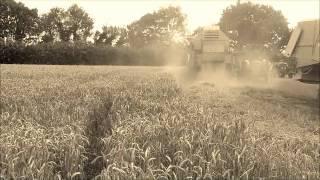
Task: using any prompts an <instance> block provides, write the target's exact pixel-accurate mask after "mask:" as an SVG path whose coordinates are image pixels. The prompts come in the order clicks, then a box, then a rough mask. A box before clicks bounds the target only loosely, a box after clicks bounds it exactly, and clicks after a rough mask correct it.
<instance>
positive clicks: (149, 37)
mask: <svg viewBox="0 0 320 180" xmlns="http://www.w3.org/2000/svg"><path fill="white" fill-rule="evenodd" d="M185 19H186V16H185V15H183V14H182V13H181V10H180V8H178V7H172V6H170V7H167V8H161V9H160V10H158V11H155V12H153V13H148V14H146V15H144V16H142V17H141V18H140V19H139V20H138V21H135V22H133V23H132V24H130V25H129V26H128V38H129V44H130V45H131V46H134V47H142V46H145V45H147V44H150V43H153V42H162V43H169V42H170V41H171V40H172V38H173V37H174V36H177V35H183V34H184V32H185Z"/></svg>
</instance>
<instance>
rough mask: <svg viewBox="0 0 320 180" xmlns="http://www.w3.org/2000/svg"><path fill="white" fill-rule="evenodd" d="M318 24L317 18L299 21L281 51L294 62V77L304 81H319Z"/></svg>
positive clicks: (317, 82)
mask: <svg viewBox="0 0 320 180" xmlns="http://www.w3.org/2000/svg"><path fill="white" fill-rule="evenodd" d="M319 26H320V24H319V19H318V20H311V21H302V22H299V23H298V25H297V27H296V28H295V29H294V31H293V32H292V35H291V37H290V40H289V42H288V45H287V47H286V49H285V51H284V53H283V54H284V55H285V56H286V57H287V58H289V61H293V63H295V64H296V75H295V79H297V80H299V81H301V82H304V83H310V84H319V83H320V57H319V49H320V31H319Z"/></svg>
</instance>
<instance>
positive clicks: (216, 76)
mask: <svg viewBox="0 0 320 180" xmlns="http://www.w3.org/2000/svg"><path fill="white" fill-rule="evenodd" d="M165 71H166V72H168V73H170V74H172V75H173V77H174V78H175V80H176V82H177V84H178V85H179V86H180V87H182V88H183V89H188V88H190V87H192V86H203V85H205V86H208V87H214V88H216V89H217V90H219V91H222V92H224V93H226V94H227V95H231V93H232V95H236V94H238V95H240V94H241V92H240V91H246V90H247V89H255V90H257V91H259V90H270V91H271V92H274V93H278V92H281V93H282V94H285V95H287V96H293V97H299V98H308V99H309V98H310V99H317V98H319V95H318V94H319V85H317V84H306V83H302V82H299V81H296V80H294V79H286V78H278V77H276V75H274V74H273V75H272V76H271V77H270V78H269V79H268V81H265V80H263V79H261V78H259V77H249V78H244V79H240V78H236V77H235V76H232V75H230V74H228V73H227V72H226V71H225V70H224V68H219V69H210V68H205V69H202V70H201V71H199V72H197V71H193V70H190V69H188V68H187V67H184V66H166V68H165Z"/></svg>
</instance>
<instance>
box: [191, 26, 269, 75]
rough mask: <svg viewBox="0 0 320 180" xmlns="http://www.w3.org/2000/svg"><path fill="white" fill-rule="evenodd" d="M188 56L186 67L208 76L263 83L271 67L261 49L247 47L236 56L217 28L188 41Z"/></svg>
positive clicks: (205, 31) (209, 28)
mask: <svg viewBox="0 0 320 180" xmlns="http://www.w3.org/2000/svg"><path fill="white" fill-rule="evenodd" d="M188 40H189V44H190V55H189V58H188V61H187V65H188V67H189V68H190V69H192V70H195V71H197V72H199V71H209V72H221V71H222V72H226V74H228V75H231V77H236V78H246V79H247V78H250V79H252V77H254V78H255V79H263V81H267V80H268V77H269V76H270V72H271V71H270V70H271V63H269V61H268V60H267V57H266V56H261V55H262V54H264V53H263V48H261V47H263V46H262V45H253V44H251V45H247V47H245V48H243V49H242V50H241V51H238V52H236V51H235V50H234V49H233V48H232V47H231V43H230V42H231V40H230V39H229V37H227V36H226V35H225V34H224V33H223V32H222V31H221V30H220V29H219V26H210V27H205V28H204V29H203V30H202V31H201V32H199V33H198V34H196V35H194V36H192V37H189V38H188Z"/></svg>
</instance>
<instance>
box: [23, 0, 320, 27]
mask: <svg viewBox="0 0 320 180" xmlns="http://www.w3.org/2000/svg"><path fill="white" fill-rule="evenodd" d="M17 1H19V2H22V3H24V4H25V5H26V6H27V7H29V8H37V9H38V12H39V14H43V13H46V12H48V11H49V10H50V9H51V8H53V7H61V8H65V9H67V8H68V7H69V6H71V5H72V4H74V3H76V4H78V5H79V6H80V7H82V8H83V9H84V10H85V11H86V12H87V13H88V14H89V16H90V17H91V18H93V19H94V22H95V24H94V29H95V30H100V29H101V27H102V26H104V25H116V26H126V25H128V24H130V23H131V22H133V21H135V20H138V19H139V18H140V17H141V16H143V15H144V14H146V13H149V12H153V11H156V10H158V9H159V8H161V7H167V6H169V5H173V6H180V8H181V11H182V12H183V13H184V14H186V15H187V29H188V30H189V31H192V30H194V29H196V28H197V27H199V26H207V25H211V24H216V23H218V22H219V19H220V17H221V14H222V12H223V10H224V9H225V8H226V7H228V6H230V5H232V4H233V5H235V4H236V3H237V0H211V1H210V0H17ZM247 1H251V2H253V3H260V4H265V5H271V6H272V7H273V8H274V9H276V10H280V11H282V13H283V15H284V16H285V17H286V18H287V20H288V23H289V27H294V26H295V25H296V24H297V22H299V21H302V20H305V19H319V13H320V12H319V7H320V3H319V0H241V2H247Z"/></svg>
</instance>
